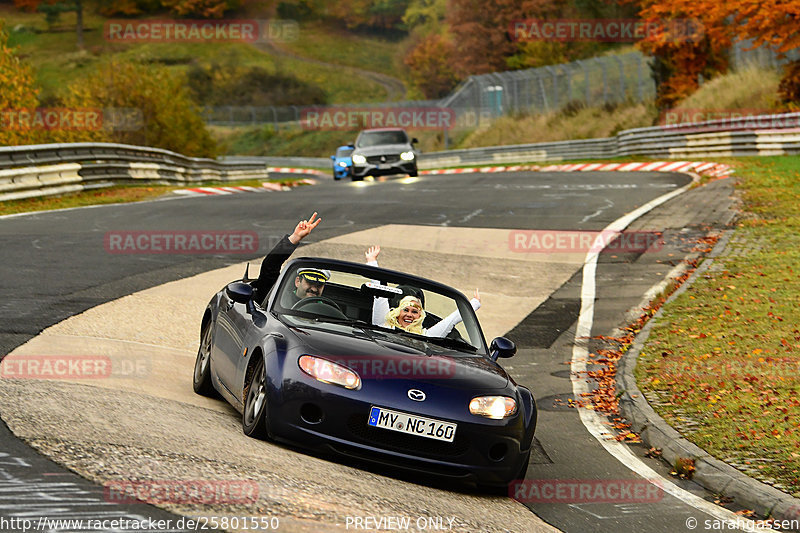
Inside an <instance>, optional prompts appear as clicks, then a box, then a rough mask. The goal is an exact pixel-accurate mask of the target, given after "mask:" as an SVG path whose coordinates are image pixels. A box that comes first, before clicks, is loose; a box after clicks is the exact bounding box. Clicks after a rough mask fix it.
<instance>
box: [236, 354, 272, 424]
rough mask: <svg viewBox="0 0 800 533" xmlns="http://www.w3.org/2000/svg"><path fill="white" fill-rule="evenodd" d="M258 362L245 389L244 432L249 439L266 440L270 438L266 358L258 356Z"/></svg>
mask: <svg viewBox="0 0 800 533" xmlns="http://www.w3.org/2000/svg"><path fill="white" fill-rule="evenodd" d="M257 357H258V361H257V362H256V364H255V367H253V371H252V373H250V377H249V380H248V383H247V386H246V387H245V397H244V409H242V431H244V434H245V435H247V436H248V437H253V438H256V439H266V438H268V437H269V418H268V416H267V373H266V370H265V368H264V358H263V357H262V356H261V355H260V354H258V355H257Z"/></svg>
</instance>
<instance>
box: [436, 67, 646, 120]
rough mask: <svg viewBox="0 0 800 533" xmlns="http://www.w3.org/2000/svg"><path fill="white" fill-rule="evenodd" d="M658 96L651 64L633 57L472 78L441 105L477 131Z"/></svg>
mask: <svg viewBox="0 0 800 533" xmlns="http://www.w3.org/2000/svg"><path fill="white" fill-rule="evenodd" d="M654 96H655V85H654V83H653V78H652V76H651V73H650V66H649V62H648V58H647V57H645V56H644V55H643V54H641V53H640V52H631V53H627V54H620V55H609V56H603V57H596V58H592V59H586V60H582V61H573V62H572V63H564V64H560V65H553V66H547V67H539V68H532V69H527V70H517V71H509V72H500V73H491V74H482V75H479V76H470V77H469V78H467V80H465V81H464V83H462V84H461V85H460V86H459V87H458V88H457V89H456V90H455V91H454V92H453V93H452V94H451V95H450V96H448V97H447V98H444V99H443V100H442V102H441V104H440V105H441V106H442V107H447V108H452V109H454V110H455V111H456V116H457V117H458V118H459V122H460V123H463V125H464V126H470V125H472V126H475V125H478V124H479V123H481V122H484V121H485V120H487V119H488V120H491V119H493V118H495V117H498V116H501V115H505V114H509V113H545V112H548V111H555V110H558V109H561V108H562V107H564V106H565V105H566V104H568V103H574V102H580V103H581V104H583V105H586V106H598V105H604V104H612V103H621V102H628V101H631V102H641V101H645V100H652V99H653V97H654Z"/></svg>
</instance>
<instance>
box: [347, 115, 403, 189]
mask: <svg viewBox="0 0 800 533" xmlns="http://www.w3.org/2000/svg"><path fill="white" fill-rule="evenodd" d="M417 142H418V141H417V139H416V138H412V139H409V137H408V134H407V133H406V132H405V130H402V129H400V128H379V129H369V130H363V131H362V132H361V133H359V134H358V138H356V142H355V150H354V151H353V155H352V159H353V172H352V175H351V176H352V179H353V181H358V180H362V179H364V177H366V176H386V175H390V174H408V175H409V176H412V177H416V176H417V157H418V156H419V154H418V152H417V150H416V149H415V148H414V146H413V145H414V144H415V143H417Z"/></svg>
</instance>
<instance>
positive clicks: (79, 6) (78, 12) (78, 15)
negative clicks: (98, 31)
mask: <svg viewBox="0 0 800 533" xmlns="http://www.w3.org/2000/svg"><path fill="white" fill-rule="evenodd" d="M75 33H76V37H77V39H78V48H80V49H83V3H82V1H81V0H75Z"/></svg>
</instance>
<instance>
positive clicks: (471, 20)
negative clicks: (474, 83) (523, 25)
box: [446, 0, 566, 74]
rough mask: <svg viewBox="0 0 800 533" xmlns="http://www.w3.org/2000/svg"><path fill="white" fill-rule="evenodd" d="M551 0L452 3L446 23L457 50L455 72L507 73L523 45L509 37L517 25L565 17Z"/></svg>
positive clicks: (468, 0) (560, 4) (470, 0)
mask: <svg viewBox="0 0 800 533" xmlns="http://www.w3.org/2000/svg"><path fill="white" fill-rule="evenodd" d="M564 9H566V8H565V7H564V6H563V4H562V3H557V2H553V1H551V0H488V1H486V0H451V1H450V4H449V8H448V12H447V17H446V21H447V24H448V26H449V28H450V32H451V33H452V35H453V42H454V43H455V46H456V47H457V49H458V54H457V55H456V58H455V65H454V66H455V69H456V70H457V71H459V72H462V73H465V74H483V73H486V72H496V71H502V70H508V59H509V58H510V57H512V56H514V55H515V54H516V53H517V52H518V51H519V48H520V46H522V43H519V42H516V41H514V40H513V39H512V36H511V35H509V28H510V27H511V24H512V23H513V22H514V21H519V20H528V19H551V18H555V17H558V16H559V15H563V14H564V13H566V12H565V11H564Z"/></svg>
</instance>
